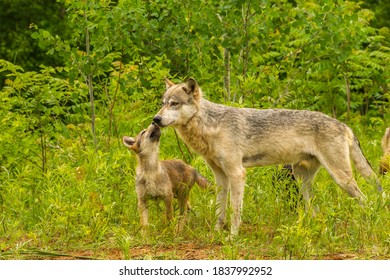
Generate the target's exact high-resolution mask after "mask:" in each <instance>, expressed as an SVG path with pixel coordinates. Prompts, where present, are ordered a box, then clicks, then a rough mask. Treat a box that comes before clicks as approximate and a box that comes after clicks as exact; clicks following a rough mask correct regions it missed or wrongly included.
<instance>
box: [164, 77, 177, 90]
mask: <svg viewBox="0 0 390 280" xmlns="http://www.w3.org/2000/svg"><path fill="white" fill-rule="evenodd" d="M164 81H165V86H166V89H169V88H170V87H171V86H174V85H175V84H174V83H173V82H171V81H170V80H168V79H167V78H166V77H164Z"/></svg>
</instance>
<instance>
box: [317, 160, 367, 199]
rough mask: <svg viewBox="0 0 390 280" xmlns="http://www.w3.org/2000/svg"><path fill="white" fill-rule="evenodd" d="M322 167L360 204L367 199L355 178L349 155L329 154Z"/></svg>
mask: <svg viewBox="0 0 390 280" xmlns="http://www.w3.org/2000/svg"><path fill="white" fill-rule="evenodd" d="M321 163H322V165H323V166H324V167H325V168H326V170H327V171H328V172H329V174H330V176H332V178H333V180H334V181H335V182H336V183H337V184H338V185H339V186H340V187H341V188H342V189H343V190H345V191H346V192H347V193H348V194H349V195H350V196H351V197H356V198H358V199H359V201H360V202H363V200H364V199H365V196H364V194H363V193H362V191H361V190H360V189H359V187H358V185H357V183H356V180H355V178H354V177H353V172H352V167H351V161H350V159H349V155H348V154H345V155H344V156H342V154H341V153H338V154H334V153H329V154H327V156H326V157H324V159H323V160H322V161H321Z"/></svg>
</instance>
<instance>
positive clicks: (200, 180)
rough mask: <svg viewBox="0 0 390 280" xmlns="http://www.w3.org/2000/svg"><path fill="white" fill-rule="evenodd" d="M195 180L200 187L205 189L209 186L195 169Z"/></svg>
mask: <svg viewBox="0 0 390 280" xmlns="http://www.w3.org/2000/svg"><path fill="white" fill-rule="evenodd" d="M195 182H196V183H197V184H198V186H199V187H201V188H202V189H206V188H207V187H209V186H210V182H209V181H208V180H207V179H206V178H205V177H203V176H202V175H201V174H200V173H199V172H198V171H196V170H195Z"/></svg>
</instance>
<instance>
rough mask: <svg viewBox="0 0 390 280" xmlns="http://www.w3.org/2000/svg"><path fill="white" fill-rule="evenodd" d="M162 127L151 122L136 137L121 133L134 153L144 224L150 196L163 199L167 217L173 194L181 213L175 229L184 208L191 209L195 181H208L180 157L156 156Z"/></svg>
mask: <svg viewBox="0 0 390 280" xmlns="http://www.w3.org/2000/svg"><path fill="white" fill-rule="evenodd" d="M160 136H161V131H160V128H159V126H157V125H155V124H151V125H150V126H149V127H148V128H147V129H144V130H143V131H141V132H140V133H139V134H138V135H137V136H136V137H135V138H133V137H128V136H124V137H123V144H124V145H125V146H127V147H128V148H129V149H130V150H132V151H134V152H135V154H136V155H137V159H138V165H137V170H136V183H135V188H136V192H137V197H138V209H139V214H140V219H141V226H142V227H143V228H145V227H147V226H148V204H147V201H148V200H149V199H151V198H158V199H162V200H163V201H164V203H165V207H166V217H167V220H172V219H173V204H172V202H173V198H174V197H175V198H177V200H178V204H179V209H180V216H181V219H180V221H179V225H178V230H179V231H180V230H181V229H182V227H183V226H184V224H185V221H186V215H187V210H188V209H190V204H189V201H188V198H189V193H190V190H191V188H192V187H193V185H194V184H195V183H197V184H198V185H199V186H200V187H202V188H206V187H207V185H208V181H207V180H206V178H204V177H203V176H202V175H200V174H199V173H198V172H197V171H196V170H195V169H194V168H193V167H191V166H189V165H187V164H185V163H184V162H183V161H181V160H161V161H160V160H159V159H158V154H159V144H160Z"/></svg>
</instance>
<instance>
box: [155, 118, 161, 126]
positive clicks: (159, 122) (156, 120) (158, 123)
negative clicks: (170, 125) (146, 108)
mask: <svg viewBox="0 0 390 280" xmlns="http://www.w3.org/2000/svg"><path fill="white" fill-rule="evenodd" d="M153 122H154V123H155V124H157V125H161V117H160V116H155V117H154V118H153Z"/></svg>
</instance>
